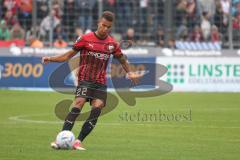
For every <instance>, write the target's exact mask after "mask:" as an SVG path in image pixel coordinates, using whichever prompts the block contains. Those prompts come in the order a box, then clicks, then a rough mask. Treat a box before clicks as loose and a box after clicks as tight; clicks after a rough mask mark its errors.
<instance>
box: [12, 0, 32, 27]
mask: <svg viewBox="0 0 240 160" xmlns="http://www.w3.org/2000/svg"><path fill="white" fill-rule="evenodd" d="M16 2H17V5H18V7H19V11H18V19H19V22H20V24H21V26H23V27H24V28H25V29H26V30H29V29H30V28H31V25H32V0H16Z"/></svg>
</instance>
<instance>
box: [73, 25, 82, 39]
mask: <svg viewBox="0 0 240 160" xmlns="http://www.w3.org/2000/svg"><path fill="white" fill-rule="evenodd" d="M75 35H77V37H75V39H77V38H78V37H81V36H82V35H83V30H82V28H80V27H77V28H76V29H75Z"/></svg>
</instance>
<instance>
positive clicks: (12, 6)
mask: <svg viewBox="0 0 240 160" xmlns="http://www.w3.org/2000/svg"><path fill="white" fill-rule="evenodd" d="M3 7H4V8H5V10H6V11H11V12H12V14H13V15H15V14H16V13H17V2H16V0H4V2H3Z"/></svg>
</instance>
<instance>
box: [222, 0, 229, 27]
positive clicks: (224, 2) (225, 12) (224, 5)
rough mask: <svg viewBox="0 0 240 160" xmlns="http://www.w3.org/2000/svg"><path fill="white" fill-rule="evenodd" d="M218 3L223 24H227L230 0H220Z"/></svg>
mask: <svg viewBox="0 0 240 160" xmlns="http://www.w3.org/2000/svg"><path fill="white" fill-rule="evenodd" d="M220 3H221V7H222V11H223V24H224V25H225V26H227V25H228V20H229V13H230V0H221V1H220Z"/></svg>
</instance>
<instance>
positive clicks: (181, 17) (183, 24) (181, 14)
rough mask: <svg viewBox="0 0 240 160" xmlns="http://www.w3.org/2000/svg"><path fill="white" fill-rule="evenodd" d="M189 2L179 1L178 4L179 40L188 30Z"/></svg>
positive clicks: (177, 27)
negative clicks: (186, 29)
mask: <svg viewBox="0 0 240 160" xmlns="http://www.w3.org/2000/svg"><path fill="white" fill-rule="evenodd" d="M186 9H187V2H186V0H179V1H177V2H176V15H175V26H176V29H177V31H176V37H177V39H179V37H180V35H181V34H182V32H183V31H184V30H185V28H187V19H186V17H187V11H186Z"/></svg>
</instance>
